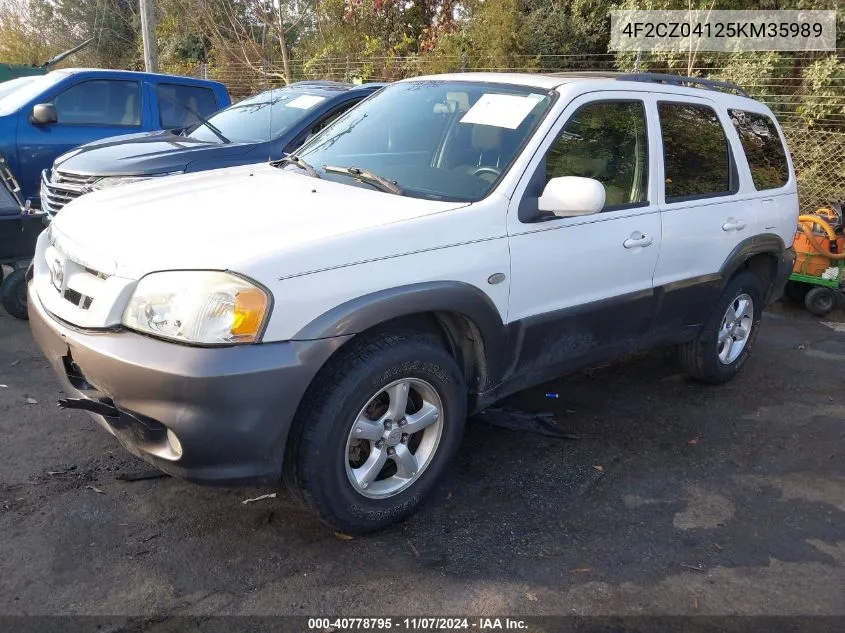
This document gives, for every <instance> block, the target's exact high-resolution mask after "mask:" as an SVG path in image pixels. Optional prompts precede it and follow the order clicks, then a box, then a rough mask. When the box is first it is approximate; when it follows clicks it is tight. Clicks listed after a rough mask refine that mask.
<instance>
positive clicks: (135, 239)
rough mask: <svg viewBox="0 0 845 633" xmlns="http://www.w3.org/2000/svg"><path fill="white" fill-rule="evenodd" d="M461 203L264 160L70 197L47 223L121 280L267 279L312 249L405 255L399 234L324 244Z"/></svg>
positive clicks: (330, 256) (290, 268)
mask: <svg viewBox="0 0 845 633" xmlns="http://www.w3.org/2000/svg"><path fill="white" fill-rule="evenodd" d="M461 206H466V205H465V204H463V203H457V202H439V201H428V200H421V199H417V198H410V197H400V196H396V195H393V194H389V193H382V192H380V191H377V190H371V189H368V188H364V187H357V186H352V185H346V184H342V183H338V182H332V181H329V180H318V179H315V178H311V177H309V176H307V175H305V174H304V173H302V172H298V171H291V170H285V171H282V170H280V169H277V168H275V167H272V166H270V165H266V164H265V165H257V166H256V165H250V166H246V167H235V168H232V169H226V170H217V171H211V172H201V173H197V174H187V175H184V176H174V177H171V178H163V179H153V180H148V181H144V182H141V183H136V184H131V185H125V186H121V187H114V188H112V189H106V190H103V191H99V192H95V193H92V194H88V195H85V196H82V197H81V198H79V199H77V200H75V201H73V202H71V203H70V204H68V205H67V206H66V207H65V208H64V209H63V210H62V212H61V213H59V214H58V215H57V216H56V218H55V219H54V220H53V224H52V230H53V232H54V238H55V239H56V241H57V244H59V245H60V247H61V248H62V249H63V250H65V251H66V252H67V254H68V255H69V256H71V257H72V258H75V259H78V260H84V261H86V262H90V263H91V265H92V267H95V264H94V262H97V264H96V267H98V270H100V272H105V273H107V274H117V275H119V276H122V277H129V278H139V277H141V276H143V275H144V274H147V273H149V272H153V271H156V270H173V269H214V270H226V269H229V270H240V271H245V270H248V269H249V268H250V266H249V264H250V263H251V262H252V263H254V262H261V263H262V264H266V265H268V266H269V269H270V270H272V274H273V275H274V276H288V275H296V274H300V273H303V272H308V270H313V267H314V265H315V262H314V259H313V257H312V255H315V254H316V255H319V260H320V262H319V263H320V264H321V265H326V266H332V265H343V264H346V263H350V262H349V261H346V260H347V259H348V258H350V257H352V258H356V259H357V258H363V257H365V256H366V257H374V256H375V257H378V256H390V255H395V254H399V253H402V252H406V251H407V249H408V248H409V245H408V244H409V241H408V240H405V242H404V243H403V240H401V239H395V240H375V239H374V240H373V241H372V243H368V244H369V245H368V247H367V252H366V253H342V252H338V251H337V250H336V249H330V248H325V246H326V244H327V242H329V241H331V240H333V239H337V238H339V237H340V236H344V235H346V234H351V233H360V232H366V231H372V230H373V229H376V230H377V231H378V230H381V229H382V227H384V225H393V224H396V223H400V222H405V221H408V220H411V219H414V218H420V217H423V216H426V215H431V214H434V213H440V212H443V211H448V210H450V209H455V208H458V207H461ZM423 237H425V236H424V235H417V236H416V238H414V239H422V238H423ZM432 237H433V238H435V237H436V236H432ZM409 239H410V238H409ZM444 239H445V238H444ZM411 241H414V240H411ZM320 244H322V246H321V247H320V248H317V249H313V248H311V246H314V245H320ZM300 253H302V254H303V255H306V256H303V257H301V256H299V254H300ZM273 262H276V263H273Z"/></svg>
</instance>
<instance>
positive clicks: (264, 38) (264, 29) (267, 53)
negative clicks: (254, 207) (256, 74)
mask: <svg viewBox="0 0 845 633" xmlns="http://www.w3.org/2000/svg"><path fill="white" fill-rule="evenodd" d="M273 6H274V3H273V0H270V6H269V10H270V11H272V10H273ZM280 10H281V6H280ZM270 17H271V16H268V15H266V14H265V16H264V19H263V20H262V22H263V23H264V24H263V27H262V29H261V47H262V48H263V49H264V55H263V57H264V59H263V61H262V64H261V71H262V73H263V75H264V90H267V89H269V90H270V99H269V105H268V109H269V112H268V113H267V137H268V138H269V139H270V144H269V145H268V146H267V162H270V161H271V160H273V89H272V87H270V85H269V82H268V81H267V64H268V63H269V58H270V55H271V53H270V51H268V50H267V20H268V19H269V18H270Z"/></svg>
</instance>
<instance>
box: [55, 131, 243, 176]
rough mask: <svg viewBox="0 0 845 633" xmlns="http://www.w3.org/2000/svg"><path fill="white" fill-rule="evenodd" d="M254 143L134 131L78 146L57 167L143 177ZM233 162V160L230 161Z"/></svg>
mask: <svg viewBox="0 0 845 633" xmlns="http://www.w3.org/2000/svg"><path fill="white" fill-rule="evenodd" d="M255 146H256V145H255V144H252V143H229V144H223V143H208V142H206V141H198V140H195V139H192V138H188V137H186V136H178V135H176V134H172V133H171V132H168V131H164V132H151V133H143V134H131V135H127V136H118V137H111V138H107V139H103V140H100V141H95V142H93V143H88V144H86V145H82V146H81V147H77V148H76V149H74V150H72V151H70V152H67V153H66V154H62V155H61V156H59V158H57V159H56V162H55V163H54V167H55V168H56V169H58V170H60V171H64V172H68V173H72V174H86V175H96V176H142V175H147V174H161V173H167V172H171V171H179V170H182V169H185V166H186V165H188V164H189V163H192V162H194V161H198V160H203V159H205V160H217V159H220V160H226V159H229V158H230V157H232V156H239V155H241V154H245V153H246V152H248V151H250V150H251V149H252V148H254V147H255ZM230 164H231V163H230Z"/></svg>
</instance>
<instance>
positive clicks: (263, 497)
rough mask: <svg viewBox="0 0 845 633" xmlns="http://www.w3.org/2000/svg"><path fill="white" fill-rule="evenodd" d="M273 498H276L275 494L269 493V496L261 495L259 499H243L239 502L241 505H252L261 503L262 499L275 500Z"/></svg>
mask: <svg viewBox="0 0 845 633" xmlns="http://www.w3.org/2000/svg"><path fill="white" fill-rule="evenodd" d="M275 498H276V493H275V492H271V493H270V494H269V495H261V496H260V497H254V498H252V499H244V500H243V501H241V504H242V505H246V504H248V503H254V502H256V501H263V500H264V499H275Z"/></svg>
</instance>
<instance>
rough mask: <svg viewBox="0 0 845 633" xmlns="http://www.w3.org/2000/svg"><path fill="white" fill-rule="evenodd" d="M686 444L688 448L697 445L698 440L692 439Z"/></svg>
mask: <svg viewBox="0 0 845 633" xmlns="http://www.w3.org/2000/svg"><path fill="white" fill-rule="evenodd" d="M687 444H689V445H690V446H695V445H696V444H698V438H697V437H694V438H692V439H691V440H687Z"/></svg>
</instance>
